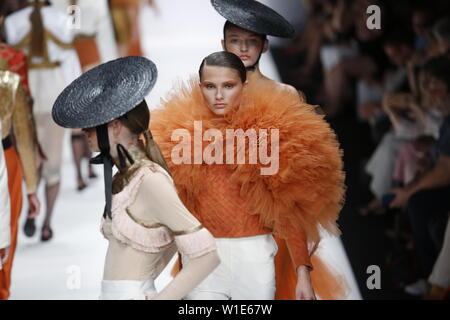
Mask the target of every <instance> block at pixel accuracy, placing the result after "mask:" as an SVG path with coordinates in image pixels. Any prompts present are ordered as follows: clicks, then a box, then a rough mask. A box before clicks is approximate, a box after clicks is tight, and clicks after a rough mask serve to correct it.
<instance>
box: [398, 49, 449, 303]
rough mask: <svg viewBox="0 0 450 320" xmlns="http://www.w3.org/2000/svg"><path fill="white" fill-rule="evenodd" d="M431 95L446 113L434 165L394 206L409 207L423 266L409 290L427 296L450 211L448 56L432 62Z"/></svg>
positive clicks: (429, 67) (428, 68) (428, 66)
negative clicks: (429, 280)
mask: <svg viewBox="0 0 450 320" xmlns="http://www.w3.org/2000/svg"><path fill="white" fill-rule="evenodd" d="M424 71H425V72H426V73H427V74H428V76H429V81H428V84H427V90H428V92H427V94H428V95H429V97H430V101H432V103H433V107H434V108H436V109H438V110H439V111H440V112H441V113H442V115H443V116H444V121H443V123H442V125H441V128H440V132H439V139H438V141H437V144H436V148H435V150H434V152H433V160H434V163H433V166H432V168H431V169H430V170H429V171H428V172H427V173H426V174H424V175H423V176H422V177H421V178H420V179H418V180H417V181H416V182H415V183H412V184H410V185H408V186H406V187H404V188H399V189H394V190H393V192H394V193H395V195H396V197H395V199H394V201H393V202H392V203H391V207H393V208H394V207H406V210H407V213H408V215H409V219H410V223H411V230H412V233H413V240H414V246H415V249H416V252H417V257H418V260H419V262H420V265H421V267H422V277H421V278H420V279H419V280H418V281H417V282H415V283H413V284H411V285H409V286H407V287H406V288H405V291H407V292H408V293H411V294H415V295H424V294H425V293H426V292H427V290H428V287H429V284H428V283H427V281H426V280H425V277H427V276H428V275H430V274H431V272H432V269H433V265H434V263H435V262H436V259H437V257H438V254H439V251H440V247H441V246H442V241H443V237H444V232H445V226H446V222H447V219H448V212H449V211H450V197H449V196H448V195H449V194H450V59H448V58H447V57H444V56H440V57H436V58H433V59H431V60H430V61H428V62H427V63H426V64H425V66H424Z"/></svg>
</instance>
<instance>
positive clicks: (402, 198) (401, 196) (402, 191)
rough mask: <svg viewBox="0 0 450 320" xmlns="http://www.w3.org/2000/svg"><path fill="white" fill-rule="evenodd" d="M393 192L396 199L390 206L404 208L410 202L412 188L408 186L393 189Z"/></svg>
mask: <svg viewBox="0 0 450 320" xmlns="http://www.w3.org/2000/svg"><path fill="white" fill-rule="evenodd" d="M392 192H393V193H395V199H394V200H393V201H392V202H391V204H390V205H389V207H390V208H403V207H405V206H406V204H407V203H408V200H409V198H410V197H411V192H410V190H408V189H406V188H399V189H393V190H392Z"/></svg>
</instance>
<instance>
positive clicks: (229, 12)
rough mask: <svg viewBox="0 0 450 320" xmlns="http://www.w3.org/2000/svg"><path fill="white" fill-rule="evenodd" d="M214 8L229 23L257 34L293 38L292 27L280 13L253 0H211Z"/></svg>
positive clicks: (293, 30) (293, 31)
mask: <svg viewBox="0 0 450 320" xmlns="http://www.w3.org/2000/svg"><path fill="white" fill-rule="evenodd" d="M211 4H212V5H213V7H214V9H216V10H217V12H219V14H220V15H221V16H223V17H224V18H225V19H227V20H228V21H230V22H231V23H233V24H235V25H237V26H239V27H241V28H243V29H246V30H249V31H253V32H255V33H259V34H265V35H270V36H276V37H281V38H293V37H294V36H295V29H294V27H293V26H292V25H291V24H290V23H289V22H288V21H287V20H286V19H285V18H283V17H282V16H281V15H280V14H278V13H277V12H276V11H274V10H273V9H271V8H269V7H267V6H266V5H264V4H262V3H260V2H258V1H255V0H211Z"/></svg>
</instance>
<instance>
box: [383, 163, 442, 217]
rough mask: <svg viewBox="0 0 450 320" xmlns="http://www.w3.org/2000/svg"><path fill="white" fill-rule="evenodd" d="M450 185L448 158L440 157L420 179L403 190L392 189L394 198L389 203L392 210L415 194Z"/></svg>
mask: <svg viewBox="0 0 450 320" xmlns="http://www.w3.org/2000/svg"><path fill="white" fill-rule="evenodd" d="M446 185H450V157H449V156H440V157H439V159H438V161H437V163H436V165H435V166H434V167H433V168H432V169H431V170H430V171H428V172H427V173H425V174H424V175H423V176H422V178H421V179H420V180H419V181H417V182H416V183H413V184H411V185H409V186H408V187H406V188H403V189H394V192H395V194H396V197H395V199H394V201H393V202H392V203H391V205H390V206H391V207H392V208H398V207H403V206H405V205H406V203H407V202H408V200H409V198H410V197H411V196H412V195H413V194H414V193H416V192H419V191H422V190H427V189H434V188H439V187H443V186H446Z"/></svg>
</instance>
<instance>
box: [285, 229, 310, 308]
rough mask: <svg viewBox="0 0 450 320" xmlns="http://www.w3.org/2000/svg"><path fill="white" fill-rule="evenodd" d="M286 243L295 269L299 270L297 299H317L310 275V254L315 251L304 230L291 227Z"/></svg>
mask: <svg viewBox="0 0 450 320" xmlns="http://www.w3.org/2000/svg"><path fill="white" fill-rule="evenodd" d="M286 245H287V247H288V250H289V254H290V256H291V260H292V263H293V265H294V269H295V270H296V271H297V286H296V290H295V297H296V299H297V300H315V299H316V297H315V293H314V289H313V287H312V284H311V276H310V270H312V264H311V260H310V255H312V254H313V252H309V249H308V245H307V239H306V235H305V233H304V231H303V230H293V229H290V230H289V237H288V238H287V239H286ZM313 247H314V246H313ZM312 251H314V248H312Z"/></svg>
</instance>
